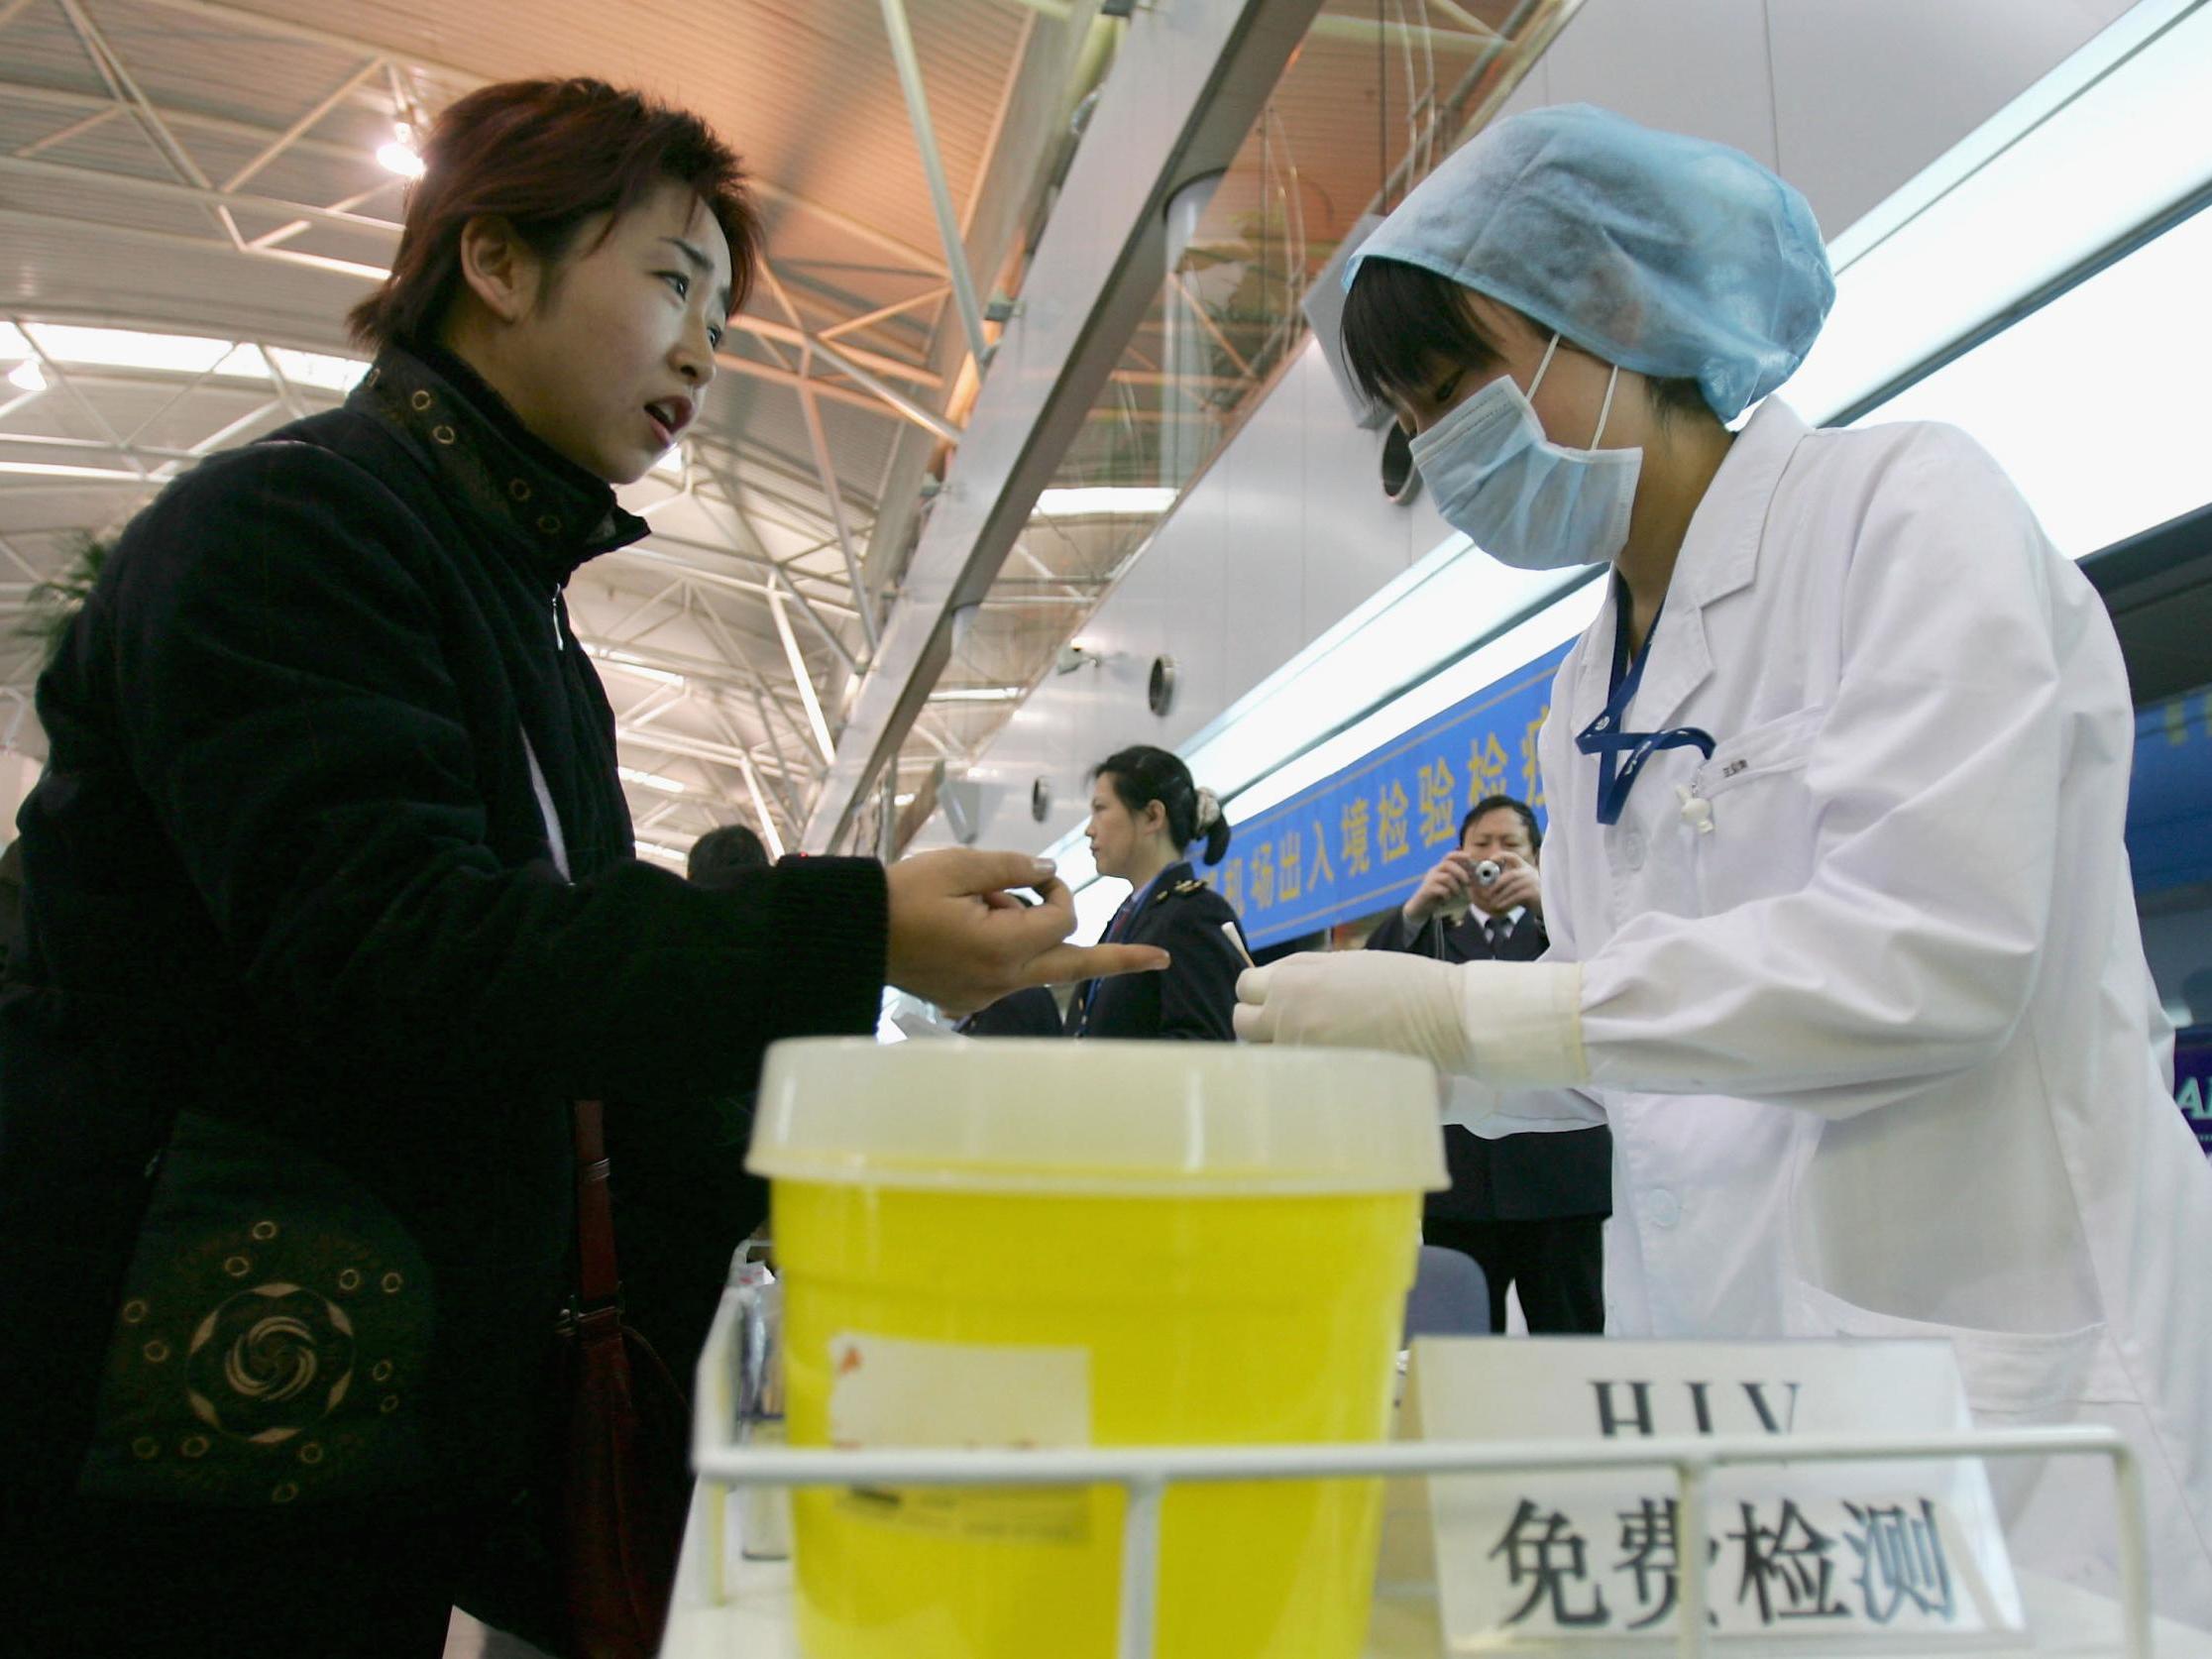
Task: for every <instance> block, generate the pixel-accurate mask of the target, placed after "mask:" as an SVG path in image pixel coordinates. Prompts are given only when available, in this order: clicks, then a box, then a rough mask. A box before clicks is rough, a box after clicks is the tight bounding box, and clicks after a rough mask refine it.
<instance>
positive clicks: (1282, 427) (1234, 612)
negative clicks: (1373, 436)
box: [1214, 366, 1351, 699]
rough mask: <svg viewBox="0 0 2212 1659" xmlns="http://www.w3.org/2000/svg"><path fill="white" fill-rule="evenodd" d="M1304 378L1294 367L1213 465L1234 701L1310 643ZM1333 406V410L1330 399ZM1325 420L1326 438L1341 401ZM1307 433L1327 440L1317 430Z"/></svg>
mask: <svg viewBox="0 0 2212 1659" xmlns="http://www.w3.org/2000/svg"><path fill="white" fill-rule="evenodd" d="M1301 367H1302V366H1301ZM1309 381H1310V377H1309V376H1306V375H1302V374H1300V373H1298V372H1297V370H1296V369H1293V370H1292V371H1291V372H1290V373H1289V374H1288V375H1286V376H1284V378H1283V379H1282V380H1281V381H1280V382H1279V383H1277V385H1276V387H1275V389H1274V391H1273V393H1272V395H1271V396H1270V397H1269V398H1268V400H1267V401H1266V402H1265V403H1263V404H1262V405H1261V406H1260V407H1259V409H1257V410H1256V411H1254V413H1253V416H1252V418H1251V419H1250V420H1249V421H1247V422H1246V423H1245V427H1244V430H1243V431H1241V432H1239V433H1238V434H1237V439H1236V442H1235V443H1234V444H1232V445H1231V446H1230V449H1229V452H1228V453H1227V454H1226V455H1224V456H1223V457H1222V458H1221V460H1220V461H1219V462H1218V463H1217V464H1216V465H1215V467H1214V473H1215V474H1216V475H1217V476H1218V478H1219V480H1220V482H1221V484H1222V485H1223V486H1224V487H1225V489H1226V492H1227V494H1226V497H1225V499H1224V503H1223V507H1222V514H1223V516H1222V550H1223V554H1222V558H1223V566H1224V569H1225V570H1226V572H1227V580H1228V593H1227V596H1226V603H1225V604H1224V606H1223V608H1222V612H1221V615H1220V618H1219V620H1218V628H1217V631H1218V637H1219V638H1220V640H1221V645H1220V651H1221V660H1222V664H1223V667H1224V670H1225V672H1226V683H1227V690H1228V693H1229V696H1230V697H1231V698H1232V699H1234V698H1236V697H1238V696H1240V695H1242V693H1243V692H1244V691H1245V690H1246V689H1247V688H1248V687H1251V686H1255V685H1257V684H1259V682H1260V681H1262V680H1263V679H1265V678H1267V676H1268V675H1269V674H1270V673H1271V672H1272V671H1273V670H1274V669H1275V668H1276V667H1277V666H1278V665H1279V664H1281V663H1282V662H1283V661H1284V660H1285V659H1287V658H1288V657H1290V656H1291V655H1292V654H1294V653H1295V652H1296V651H1297V649H1298V647H1299V646H1301V645H1303V644H1304V643H1305V640H1306V634H1305V532H1306V513H1307V501H1306V497H1305V491H1304V488H1303V486H1304V478H1305V457H1306V444H1307V437H1308V433H1307V431H1306V407H1307V404H1308V401H1309V399H1308V398H1307V396H1306V392H1307V391H1308V389H1309ZM1331 402H1332V405H1335V398H1334V394H1333V393H1332V394H1331ZM1324 418H1325V419H1327V420H1328V421H1329V422H1330V427H1329V429H1328V430H1329V431H1330V432H1331V433H1332V435H1333V431H1334V428H1335V426H1336V425H1337V423H1339V422H1341V423H1342V424H1343V425H1346V426H1349V425H1350V424H1351V421H1350V418H1349V417H1347V416H1346V415H1345V414H1344V412H1343V409H1342V407H1341V405H1336V406H1332V407H1330V408H1329V409H1328V410H1327V412H1326V414H1325V416H1324ZM1312 436H1313V438H1314V440H1315V441H1316V442H1320V441H1323V436H1322V434H1321V433H1318V432H1317V433H1314V434H1312Z"/></svg>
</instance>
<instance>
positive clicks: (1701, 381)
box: [1344, 104, 1835, 420]
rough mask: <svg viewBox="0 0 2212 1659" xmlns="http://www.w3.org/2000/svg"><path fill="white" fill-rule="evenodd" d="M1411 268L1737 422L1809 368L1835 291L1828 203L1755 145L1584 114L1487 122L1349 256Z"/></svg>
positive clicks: (1584, 108)
mask: <svg viewBox="0 0 2212 1659" xmlns="http://www.w3.org/2000/svg"><path fill="white" fill-rule="evenodd" d="M1371 259H1377V260H1398V261H1400V262H1402V263H1404V264H1406V265H1414V266H1419V267H1421V268H1422V269H1423V270H1426V271H1433V272H1435V273H1436V274H1437V275H1438V276H1445V277H1449V278H1450V279H1451V280H1453V281H1455V282H1459V283H1462V284H1463V285H1465V286H1467V287H1470V288H1473V289H1475V291H1476V292H1478V293H1483V294H1488V295H1489V296H1490V297H1491V298H1493V299H1494V300H1496V301H1498V302H1499V303H1500V304H1504V305H1510V306H1511V307H1513V309H1514V310H1516V311H1520V312H1523V313H1525V314H1526V315H1527V316H1529V317H1531V318H1533V319H1534V320H1535V321H1537V322H1539V323H1541V324H1542V325H1543V326H1544V327H1546V328H1548V329H1556V330H1557V331H1558V332H1559V333H1560V334H1561V335H1563V336H1564V337H1565V338H1566V339H1568V340H1570V341H1572V342H1573V343H1574V344H1576V345H1578V346H1580V347H1582V349H1583V350H1585V351H1587V352H1590V353H1592V354H1594V355H1595V356H1598V357H1601V358H1604V360H1605V361H1606V362H1608V363H1617V364H1618V365H1620V367H1621V368H1623V369H1630V370H1634V371H1635V372H1636V373H1638V374H1641V375H1649V376H1652V377H1654V378H1659V379H1667V380H1678V379H1679V380H1694V381H1696V382H1697V383H1698V386H1699V387H1700V388H1701V389H1702V390H1703V391H1704V392H1705V399H1706V401H1707V402H1708V403H1709V404H1711V405H1712V406H1713V411H1714V414H1716V415H1718V416H1719V417H1720V418H1721V419H1722V420H1730V419H1733V418H1734V417H1735V416H1736V415H1737V414H1739V413H1741V412H1742V411H1743V409H1745V408H1746V407H1747V406H1749V405H1750V404H1751V403H1753V402H1756V401H1757V400H1758V399H1759V398H1761V397H1764V396H1765V395H1766V394H1767V393H1768V392H1770V391H1772V390H1773V389H1774V388H1775V387H1778V386H1780V385H1781V384H1782V383H1783V382H1784V381H1786V380H1788V379H1789V378H1790V376H1791V374H1792V373H1793V372H1794V371H1795V370H1796V369H1797V366H1798V365H1799V364H1800V363H1802V362H1804V361H1805V354H1806V353H1807V352H1808V351H1809V350H1811V349H1812V346H1813V339H1814V336H1815V335H1817V334H1819V333H1820V332H1821V324H1822V322H1823V321H1824V320H1825V318H1826V316H1827V312H1828V306H1829V305H1830V304H1831V303H1833V301H1834V299H1835V280H1834V278H1833V277H1832V276H1830V275H1829V273H1828V262H1827V251H1826V249H1825V247H1823V245H1822V242H1821V227H1820V226H1819V225H1818V224H1817V223H1815V222H1814V218H1813V209H1812V207H1811V206H1810V205H1809V204H1808V203H1807V202H1806V199H1805V198H1804V197H1803V196H1802V195H1800V194H1799V193H1798V192H1797V191H1796V190H1794V189H1792V188H1791V187H1790V186H1789V185H1787V184H1785V183H1784V182H1783V181H1782V180H1781V179H1779V178H1777V177H1776V176H1775V175H1774V174H1773V173H1771V172H1769V171H1768V170H1767V169H1766V168H1765V167H1763V166H1759V164H1758V163H1756V162H1754V161H1752V160H1751V158H1750V157H1748V156H1746V155H1744V154H1743V153H1742V152H1741V151H1738V150H1730V149H1729V148H1727V147H1726V146H1725V145H1719V144H1711V143H1708V142H1707V141H1706V140H1704V139H1694V138H1685V137H1683V136H1681V135H1680V134H1677V133H1660V132H1654V131H1652V130H1651V129H1650V128H1648V127H1639V126H1637V125H1636V123H1635V122H1633V121H1630V120H1628V119H1626V118H1625V117H1623V116H1618V115H1614V114H1613V113H1612V112H1611V111H1609V110H1603V109H1596V108H1593V107H1592V106H1591V105H1589V104H1569V105H1564V106H1561V107H1558V108H1554V109H1539V110H1532V111H1530V112H1529V113H1528V114H1525V115H1515V116H1512V117H1509V118H1508V119H1506V120H1503V121H1500V122H1498V123H1497V124H1496V125H1495V126H1493V127H1490V128H1486V129H1485V130H1484V131H1483V132H1481V133H1479V134H1477V135H1476V136H1475V137H1474V138H1473V139H1471V140H1469V141H1468V142H1467V143H1466V144H1464V145H1462V146H1461V147H1460V148H1459V149H1458V150H1456V151H1454V152H1453V153H1452V154H1451V155H1450V156H1448V157H1446V158H1445V159H1444V161H1443V163H1442V165H1440V166H1438V167H1437V169H1436V170H1435V171H1434V172H1432V173H1430V174H1429V175H1428V177H1427V178H1425V179H1423V180H1422V181H1421V182H1420V184H1419V185H1418V186H1417V187H1416V188H1415V189H1414V191H1413V193H1412V194H1411V195H1409V196H1407V197H1406V198H1405V200H1404V201H1403V202H1402V203H1400V204H1399V206H1398V209H1397V211H1396V212H1394V213H1392V214H1391V215H1390V216H1389V217H1388V218H1387V219H1385V220H1383V223H1382V225H1380V226H1379V227H1378V228H1377V229H1376V231H1375V233H1374V235H1372V236H1370V237H1369V238H1368V239H1367V241H1366V242H1364V243H1362V244H1361V245H1360V248H1359V251H1358V253H1357V254H1355V255H1354V257H1353V258H1352V259H1351V260H1350V261H1349V262H1347V264H1346V266H1345V272H1344V283H1345V286H1346V287H1347V288H1349V287H1351V285H1352V282H1353V280H1354V278H1355V277H1357V276H1358V275H1359V272H1360V267H1361V265H1362V263H1363V262H1365V261H1367V260H1371Z"/></svg>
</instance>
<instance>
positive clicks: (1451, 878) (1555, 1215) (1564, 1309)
mask: <svg viewBox="0 0 2212 1659" xmlns="http://www.w3.org/2000/svg"><path fill="white" fill-rule="evenodd" d="M1543 839H1544V837H1543V831H1542V830H1539V829H1538V828H1537V826H1536V815H1535V814H1534V813H1532V812H1531V811H1529V809H1528V806H1527V805H1526V803H1524V802H1520V801H1516V800H1514V799H1513V798H1512V797H1511V796H1508V795H1491V796H1486V797H1485V798H1484V799H1482V800H1480V801H1478V802H1476V803H1475V805H1474V806H1473V808H1471V809H1470V810H1469V812H1468V814H1467V817H1466V818H1464V819H1462V820H1461V821H1460V833H1459V846H1458V847H1457V848H1456V849H1455V850H1453V851H1451V852H1447V853H1446V854H1445V855H1444V856H1443V857H1442V858H1441V859H1439V860H1437V863H1436V866H1435V868H1433V869H1431V870H1430V871H1429V872H1428V874H1427V875H1425V876H1423V877H1422V878H1421V884H1420V886H1418V887H1416V888H1415V889H1414V890H1413V895H1412V897H1411V898H1409V899H1407V900H1406V901H1405V903H1404V905H1403V906H1402V907H1401V908H1400V909H1398V910H1397V911H1395V912H1393V913H1392V914H1390V915H1389V916H1387V917H1385V918H1383V923H1382V925H1381V926H1380V927H1378V928H1377V929H1376V930H1375V932H1374V934H1373V935H1371V936H1370V937H1369V939H1368V948H1369V949H1370V950H1404V951H1410V952H1412V953H1414V954H1416V955H1422V956H1433V957H1435V958H1437V959H1438V960H1440V961H1446V962H1469V961H1482V960H1487V959H1490V958H1492V957H1495V958H1498V959H1500V960H1504V961H1516V962H1524V961H1533V960H1535V959H1536V958H1537V957H1539V956H1541V955H1542V954H1543V953H1544V952H1545V950H1546V949H1548V948H1549V947H1550V943H1551V941H1550V940H1549V939H1547V938H1546V937H1545V934H1544V901H1543V896H1542V893H1541V891H1540V890H1539V887H1538V882H1537V874H1536V861H1537V857H1538V855H1539V852H1540V849H1541V848H1542V845H1543ZM1444 1151H1445V1158H1446V1161H1447V1162H1448V1163H1449V1165H1450V1167H1451V1174H1452V1186H1451V1190H1450V1191H1448V1192H1438V1193H1433V1194H1431V1195H1430V1197H1429V1201H1428V1207H1427V1210H1426V1211H1425V1212H1424V1214H1423V1216H1422V1219H1421V1234H1422V1237H1423V1239H1425V1240H1426V1241H1427V1242H1428V1243H1429V1244H1432V1245H1443V1246H1446V1247H1447V1248H1449V1249H1452V1250H1457V1251H1461V1252H1463V1253H1465V1254H1466V1255H1468V1256H1472V1257H1473V1258H1474V1259H1475V1260H1476V1262H1477V1263H1479V1264H1480V1265H1481V1266H1482V1269H1483V1272H1484V1275H1485V1276H1486V1277H1487V1278H1488V1279H1489V1280H1490V1298H1491V1328H1492V1329H1493V1330H1495V1331H1502V1330H1503V1329H1504V1328H1505V1291H1506V1287H1507V1286H1508V1285H1511V1286H1516V1287H1517V1289H1518V1293H1519V1297H1520V1305H1521V1312H1522V1313H1523V1314H1524V1315H1526V1317H1527V1320H1528V1329H1529V1331H1530V1333H1531V1334H1532V1335H1537V1336H1567V1335H1593V1336H1594V1335H1597V1334H1599V1333H1601V1332H1603V1331H1604V1328H1605V1303H1604V1224H1605V1218H1606V1217H1607V1216H1609V1215H1610V1214H1611V1213H1612V1132H1611V1131H1610V1130H1606V1129H1579V1130H1568V1131H1563V1132H1559V1133H1555V1134H1539V1135H1510V1136H1506V1137H1504V1138H1503V1139H1500V1140H1494V1141H1486V1140H1484V1139H1482V1138H1481V1137H1480V1136H1477V1135H1475V1134H1474V1133H1472V1132H1471V1131H1469V1130H1466V1129H1462V1128H1461V1127H1459V1126H1458V1125H1456V1124H1453V1125H1448V1126H1447V1127H1446V1128H1445V1131H1444Z"/></svg>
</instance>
